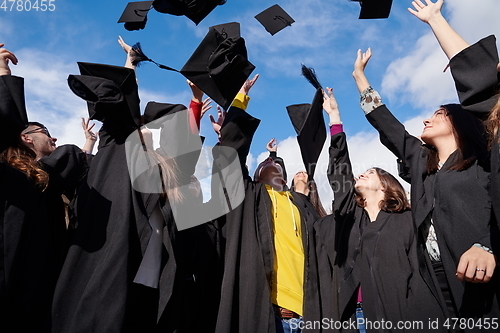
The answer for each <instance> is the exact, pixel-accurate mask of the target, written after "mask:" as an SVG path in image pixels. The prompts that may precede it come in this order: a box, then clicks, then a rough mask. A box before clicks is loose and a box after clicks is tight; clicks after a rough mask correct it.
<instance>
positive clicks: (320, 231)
mask: <svg viewBox="0 0 500 333" xmlns="http://www.w3.org/2000/svg"><path fill="white" fill-rule="evenodd" d="M324 109H325V110H326V112H327V113H329V114H330V115H332V114H334V113H336V114H338V115H339V111H338V105H337V103H336V101H335V98H334V96H333V93H332V89H330V88H327V93H326V99H325V103H324ZM338 119H339V120H338V122H337V123H336V124H334V125H332V127H331V130H330V132H331V134H332V136H331V144H330V149H329V151H330V165H329V171H328V178H329V181H330V183H331V185H332V189H333V190H334V201H333V208H334V211H333V215H332V216H331V217H330V216H329V217H327V218H325V219H322V220H320V221H318V222H316V223H315V227H314V228H315V232H316V239H317V242H318V245H319V246H318V245H317V248H319V249H321V248H323V249H326V253H327V257H329V262H331V263H333V265H332V270H333V273H332V274H331V276H332V279H333V280H334V282H333V285H334V288H336V289H333V290H332V291H331V292H334V293H335V292H338V295H335V294H334V295H332V296H331V298H332V299H334V302H333V303H331V304H330V306H329V307H328V306H325V307H324V308H326V309H329V311H330V312H329V313H325V314H324V315H326V316H328V317H332V318H333V319H335V320H340V321H348V320H354V321H357V324H358V325H357V329H359V330H360V332H361V331H362V330H363V329H367V331H378V330H379V329H378V328H377V329H374V328H371V327H369V326H367V325H365V326H363V325H361V324H362V323H363V321H365V322H368V321H371V322H375V321H377V322H381V321H382V320H385V321H389V322H391V324H392V325H396V323H397V322H399V321H410V320H417V319H418V320H422V321H425V322H426V321H427V319H428V318H429V317H428V316H430V315H434V316H438V317H439V305H438V303H437V301H436V300H434V298H433V296H432V293H431V291H430V289H429V288H428V287H427V286H426V285H425V282H424V280H423V278H422V277H421V276H420V274H419V272H418V258H417V247H416V244H417V242H416V230H415V227H414V224H413V222H412V216H411V211H410V204H409V202H408V199H407V197H406V193H405V190H404V188H403V187H402V186H401V184H400V183H399V182H398V181H397V179H396V178H395V177H394V176H393V175H391V174H390V173H388V172H387V171H385V170H383V169H380V168H376V167H374V168H370V169H368V170H367V171H366V172H364V173H362V174H361V175H359V177H357V178H355V177H354V175H353V173H352V166H351V162H350V158H349V152H348V148H347V141H346V135H345V133H344V132H343V125H342V124H341V122H340V117H338ZM333 218H334V221H332V219H333ZM319 252H320V253H318V257H319V258H322V253H321V252H322V251H321V250H319ZM325 284H327V283H320V286H321V287H320V288H322V290H325V289H323V288H324V286H325ZM322 298H325V297H324V296H323V297H322ZM422 307H425V308H424V309H421V308H422ZM417 309H420V310H418V312H417ZM436 310H437V312H436ZM354 317H356V318H354ZM426 325H427V323H426ZM425 328H427V327H423V326H421V327H413V328H412V329H416V330H420V331H425ZM389 330H390V329H389ZM380 331H388V329H387V327H386V328H385V329H380Z"/></svg>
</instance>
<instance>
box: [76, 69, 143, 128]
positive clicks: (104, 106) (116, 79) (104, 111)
mask: <svg viewBox="0 0 500 333" xmlns="http://www.w3.org/2000/svg"><path fill="white" fill-rule="evenodd" d="M78 67H79V69H80V73H81V75H70V76H69V77H68V85H69V87H70V88H71V90H72V91H73V92H74V93H75V94H76V95H77V96H79V97H81V98H82V99H84V100H86V101H87V102H88V109H89V116H90V118H91V119H96V120H100V121H103V122H104V121H105V120H106V119H107V118H108V116H110V115H114V114H116V115H118V117H117V119H118V118H119V119H120V123H125V124H127V125H129V126H133V127H139V126H140V124H141V122H140V116H141V113H140V106H139V103H140V100H139V93H138V88H137V81H136V78H135V72H134V70H133V69H130V68H125V67H119V66H112V65H103V64H93V63H84V62H79V63H78ZM126 110H128V111H129V112H128V113H126V112H124V111H126Z"/></svg>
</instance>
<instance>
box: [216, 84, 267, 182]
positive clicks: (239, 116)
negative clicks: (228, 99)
mask: <svg viewBox="0 0 500 333" xmlns="http://www.w3.org/2000/svg"><path fill="white" fill-rule="evenodd" d="M258 78H259V75H258V74H257V75H255V76H254V78H253V79H251V80H247V81H246V82H245V83H244V84H243V86H242V87H241V89H240V92H239V93H238V95H237V96H236V98H235V100H234V101H233V104H232V105H231V107H230V108H229V110H228V112H227V113H226V114H225V116H224V117H223V118H224V119H223V121H222V125H219V123H220V122H221V121H220V120H221V119H220V118H219V119H218V121H217V122H215V120H214V118H213V117H212V116H211V115H210V119H211V121H212V125H213V126H214V130H215V131H216V132H217V131H219V140H220V145H221V146H226V147H231V148H233V149H235V150H236V151H237V152H238V157H239V159H240V164H241V167H242V170H243V173H244V175H248V170H247V169H246V167H245V164H246V158H247V155H248V153H249V151H250V144H251V143H252V139H253V135H254V133H255V131H256V130H257V127H258V126H259V123H260V120H259V119H257V118H254V117H252V116H251V115H249V114H248V113H247V112H246V111H245V109H246V108H247V105H248V102H249V100H250V97H248V93H249V91H250V89H251V88H252V87H253V85H254V84H255V82H256V81H257V79H258ZM222 115H224V113H222Z"/></svg>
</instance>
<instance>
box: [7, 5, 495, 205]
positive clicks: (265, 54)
mask: <svg viewBox="0 0 500 333" xmlns="http://www.w3.org/2000/svg"><path fill="white" fill-rule="evenodd" d="M2 1H3V0H1V1H0V2H2ZM27 1H28V0H23V3H26V2H27ZM34 2H35V1H33V0H32V1H31V3H34ZM52 3H53V4H54V5H55V10H54V11H45V12H41V11H38V12H37V11H35V10H34V9H31V10H30V11H27V10H23V11H17V7H16V6H14V8H13V10H12V11H11V10H10V4H11V2H9V1H7V2H6V5H7V9H6V10H4V8H0V42H4V43H5V44H6V48H8V49H9V50H11V51H13V52H14V53H15V54H16V55H17V56H18V58H19V65H18V66H12V72H13V74H14V75H19V76H23V77H25V79H26V83H25V85H26V100H27V109H28V114H29V117H30V119H31V120H34V121H40V122H43V123H45V124H46V125H47V127H49V129H50V131H51V133H53V134H54V135H55V136H56V137H58V138H59V141H58V144H63V143H74V144H77V145H82V144H83V134H82V132H81V127H80V124H79V121H80V118H81V117H85V116H86V115H87V111H86V104H85V103H84V102H83V101H82V100H81V99H79V98H78V97H76V96H74V95H73V94H72V93H71V91H70V90H69V88H68V87H67V84H66V78H67V76H68V74H77V73H78V69H77V66H76V62H77V61H83V62H97V63H107V64H113V65H122V64H123V62H124V59H125V53H124V52H123V51H122V49H121V48H120V46H119V45H118V43H117V37H118V35H121V36H122V37H123V38H124V39H125V41H126V42H128V43H129V44H133V43H135V42H141V45H142V48H143V50H144V52H145V53H146V54H147V55H148V56H149V57H151V58H153V59H155V60H156V61H158V62H160V63H163V64H166V65H169V66H171V67H174V68H177V69H180V68H181V67H182V66H183V65H184V63H185V62H186V60H187V59H188V58H189V56H190V55H191V54H192V52H193V51H194V50H195V48H196V47H197V45H198V44H199V42H200V41H201V40H202V39H203V37H204V36H205V34H206V33H207V31H208V27H209V26H212V25H216V24H221V23H227V22H233V21H237V22H240V23H241V34H242V37H244V38H245V40H246V44H247V49H248V57H249V60H250V61H251V62H252V63H253V64H254V65H255V66H256V70H255V71H254V74H255V73H259V74H260V75H261V77H260V79H259V81H258V82H257V84H256V85H255V87H254V88H253V89H252V91H251V97H252V100H251V102H250V106H249V109H248V111H249V113H251V114H252V115H254V116H255V117H257V118H260V119H261V120H262V122H261V125H260V127H259V129H258V131H257V133H256V136H255V138H254V142H253V145H252V149H251V156H250V157H249V160H248V165H249V166H250V168H251V169H252V168H253V167H254V166H255V165H256V161H257V160H260V159H261V158H262V157H263V156H264V155H265V154H264V152H265V144H266V143H267V142H268V141H269V139H270V138H272V137H275V138H277V139H278V143H279V154H280V155H282V156H283V157H284V158H285V162H286V163H287V168H288V169H289V174H291V175H293V174H294V173H295V172H296V171H298V170H300V169H302V168H303V167H302V165H301V160H300V156H299V152H298V148H297V145H296V142H295V137H294V136H295V133H294V130H293V127H292V126H291V124H290V121H289V119H288V116H287V113H286V109H285V107H286V106H287V105H290V104H296V103H309V102H311V100H312V98H313V95H314V88H313V87H312V86H311V85H310V84H309V83H308V82H307V81H306V80H305V79H304V78H303V77H301V76H300V65H301V63H304V64H306V65H307V66H310V67H314V68H315V70H316V73H317V75H318V77H319V79H320V81H321V83H322V84H323V85H324V86H329V87H333V88H334V92H335V95H336V97H337V100H338V102H339V104H340V109H341V112H342V120H343V121H344V128H345V130H346V132H347V134H348V137H349V143H350V149H351V155H352V160H353V163H354V164H355V165H354V169H355V171H356V172H362V171H364V170H365V169H366V168H369V167H371V166H375V165H377V166H381V167H384V168H386V169H388V170H389V171H391V172H396V169H395V163H394V160H395V159H394V157H393V156H391V154H390V153H388V152H387V151H386V150H385V149H384V148H383V147H381V146H380V144H379V143H378V138H377V135H376V134H375V133H374V132H373V130H372V128H371V126H370V125H369V124H368V122H367V121H366V119H365V118H364V116H363V114H362V111H361V110H360V109H359V106H358V102H359V97H358V94H357V90H356V87H355V85H354V82H353V80H352V77H351V72H352V68H353V67H352V64H353V62H354V59H355V56H356V51H357V49H359V48H361V49H366V48H367V47H371V48H372V51H373V58H372V60H371V62H370V64H369V65H368V69H367V75H368V77H369V79H370V82H371V84H372V86H374V88H375V89H377V90H379V92H380V93H381V95H382V98H383V100H384V102H385V103H386V104H387V105H388V106H389V108H390V109H391V110H392V111H393V112H394V113H395V115H396V117H398V119H400V120H401V121H404V122H405V124H406V125H407V127H408V129H409V131H410V132H411V133H414V134H416V135H418V134H420V132H421V129H422V126H421V124H422V122H421V121H422V120H423V119H424V118H425V117H426V116H428V115H429V114H430V113H431V112H433V111H434V110H435V108H436V107H437V106H438V105H440V104H442V103H447V102H456V101H457V98H456V93H455V91H454V88H453V82H452V80H451V75H450V73H449V71H447V72H446V73H443V69H444V68H445V66H446V64H447V59H446V57H445V56H444V54H443V53H442V51H441V50H440V49H439V46H438V44H437V42H436V41H435V39H434V37H433V35H432V33H431V31H430V29H429V27H428V26H427V25H426V24H424V23H422V22H420V21H419V20H418V19H416V18H415V17H413V16H412V15H411V14H410V13H408V11H407V7H410V6H411V1H409V0H394V4H393V8H392V12H391V16H390V17H389V19H387V20H358V19H357V17H358V14H359V4H358V3H355V2H350V1H348V0H283V1H269V0H254V1H243V0H228V1H227V3H226V4H225V5H223V6H219V7H217V8H216V9H215V10H214V11H213V12H212V13H211V14H210V15H209V16H208V17H207V18H205V19H204V20H203V21H202V22H201V23H200V25H198V26H196V25H195V24H194V23H193V22H191V21H190V20H189V19H187V18H185V17H182V16H181V17H176V16H171V15H166V14H161V13H158V12H156V11H154V10H152V11H151V12H150V13H149V15H148V18H149V20H148V23H147V26H146V28H145V29H144V30H141V31H133V32H129V31H126V30H125V29H124V28H123V25H122V24H118V23H116V21H117V20H118V18H119V17H120V15H121V12H122V11H123V9H124V8H125V6H126V4H127V1H116V0H113V1H111V0H101V1H94V0H89V1H75V0H73V1H70V0H55V1H52ZM276 3H278V4H279V5H280V6H282V7H283V8H284V9H285V10H286V11H287V12H288V13H289V14H290V15H291V16H292V17H293V18H294V19H295V21H296V22H295V23H294V24H293V25H292V26H291V27H288V28H286V29H284V30H282V31H280V32H278V33H277V34H276V35H274V36H271V35H270V34H269V33H267V32H266V31H265V29H264V28H263V27H262V26H261V25H260V24H259V23H258V21H257V20H255V18H254V16H255V15H256V14H258V13H259V12H260V11H262V10H264V9H266V8H267V7H270V6H272V5H274V4H276ZM498 13H500V1H498V0H448V1H447V2H446V4H445V7H444V14H445V16H446V18H447V19H448V20H449V21H450V22H451V24H452V26H453V27H454V28H455V29H456V30H458V31H459V33H461V34H462V35H463V36H464V38H465V39H466V40H467V41H468V42H470V43H474V42H475V41H477V40H478V39H480V38H482V37H484V36H486V35H489V34H497V35H499V34H500V21H499V20H498ZM137 77H138V79H139V86H140V94H141V101H142V102H143V103H144V104H145V103H146V102H147V101H149V100H155V101H157V102H168V103H183V104H186V105H187V103H188V102H189V99H190V90H189V88H188V86H187V84H186V83H185V78H184V77H183V76H182V75H180V74H178V73H173V72H167V71H164V70H160V69H158V68H157V67H156V66H154V65H153V64H150V63H146V64H144V65H143V66H141V67H140V68H139V69H138V71H137ZM212 114H214V115H215V112H212ZM202 134H204V135H205V136H207V144H209V145H213V144H214V143H215V138H214V136H213V134H212V130H211V126H210V124H209V121H208V117H206V119H204V120H203V122H202ZM325 148H326V147H325ZM321 163H323V164H324V163H326V154H323V155H322V157H321V158H320V166H319V167H318V169H317V170H318V171H317V174H318V180H319V182H324V179H325V178H324V176H323V175H322V174H324V170H326V167H324V165H322V164H321ZM320 186H321V185H320ZM320 193H321V195H322V199H323V202H328V201H329V200H331V197H332V195H331V193H329V190H328V188H327V186H325V187H324V188H323V189H322V190H321V192H320Z"/></svg>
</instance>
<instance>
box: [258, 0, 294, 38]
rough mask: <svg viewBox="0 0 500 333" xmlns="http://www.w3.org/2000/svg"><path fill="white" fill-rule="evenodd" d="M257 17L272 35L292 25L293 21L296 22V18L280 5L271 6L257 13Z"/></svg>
mask: <svg viewBox="0 0 500 333" xmlns="http://www.w3.org/2000/svg"><path fill="white" fill-rule="evenodd" d="M255 18H256V19H257V21H259V22H260V24H262V25H263V26H264V28H266V30H267V32H269V33H270V34H271V35H274V34H275V33H277V32H278V31H280V30H282V29H285V28H286V27H288V26H291V25H292V23H293V22H295V20H294V19H293V18H292V17H291V16H290V15H288V13H287V12H285V11H284V10H283V8H281V7H280V6H279V5H274V6H271V7H269V8H268V9H266V10H264V11H263V12H261V13H259V14H257V15H255Z"/></svg>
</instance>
